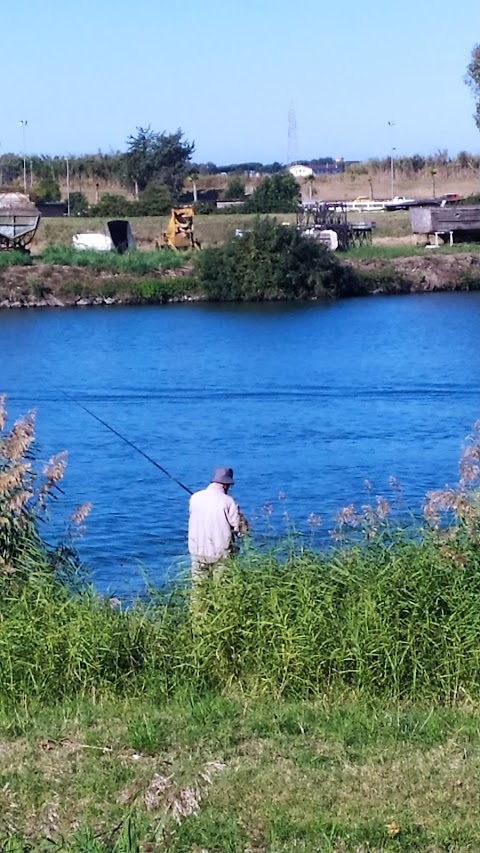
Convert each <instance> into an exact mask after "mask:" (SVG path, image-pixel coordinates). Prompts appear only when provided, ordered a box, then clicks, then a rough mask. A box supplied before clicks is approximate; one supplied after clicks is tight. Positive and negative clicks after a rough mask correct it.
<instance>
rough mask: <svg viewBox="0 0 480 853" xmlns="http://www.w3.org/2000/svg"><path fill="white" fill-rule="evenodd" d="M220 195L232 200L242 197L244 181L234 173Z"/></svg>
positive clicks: (243, 194) (243, 196)
mask: <svg viewBox="0 0 480 853" xmlns="http://www.w3.org/2000/svg"><path fill="white" fill-rule="evenodd" d="M222 195H223V197H224V198H226V199H228V200H232V201H237V200H241V199H244V198H245V182H244V181H243V179H242V178H241V177H240V176H239V175H234V177H233V178H231V179H230V181H229V182H228V184H227V186H226V188H225V190H224V192H223V193H222Z"/></svg>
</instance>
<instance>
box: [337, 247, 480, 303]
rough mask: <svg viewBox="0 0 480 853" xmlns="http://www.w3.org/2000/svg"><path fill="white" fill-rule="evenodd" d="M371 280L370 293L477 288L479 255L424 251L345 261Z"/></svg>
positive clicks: (479, 288) (479, 269)
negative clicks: (392, 256) (396, 256)
mask: <svg viewBox="0 0 480 853" xmlns="http://www.w3.org/2000/svg"><path fill="white" fill-rule="evenodd" d="M346 262H347V263H349V264H351V265H352V266H353V267H354V269H355V270H357V271H358V272H360V273H363V274H364V275H365V276H366V278H368V279H370V280H371V282H372V288H371V289H370V292H371V293H374V294H377V293H392V292H397V293H426V292H429V291H438V290H444V291H450V290H480V254H478V255H472V254H470V253H468V252H455V253H452V254H448V255H447V254H443V253H442V254H440V253H437V252H436V250H435V249H430V250H429V249H426V250H425V254H422V255H411V256H409V257H399V258H368V259H366V258H365V259H364V258H362V259H360V258H356V259H354V260H348V261H346Z"/></svg>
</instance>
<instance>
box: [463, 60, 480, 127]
mask: <svg viewBox="0 0 480 853" xmlns="http://www.w3.org/2000/svg"><path fill="white" fill-rule="evenodd" d="M465 82H466V84H467V86H469V88H470V89H471V90H472V92H473V97H474V99H475V112H474V114H473V117H474V119H475V124H476V125H477V127H478V129H479V130H480V44H476V45H475V47H474V48H473V50H472V55H471V58H470V63H469V65H468V66H467V73H466V75H465Z"/></svg>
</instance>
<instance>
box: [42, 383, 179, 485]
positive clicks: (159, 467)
mask: <svg viewBox="0 0 480 853" xmlns="http://www.w3.org/2000/svg"><path fill="white" fill-rule="evenodd" d="M50 384H51V385H52V387H53V388H55V389H56V390H57V391H60V393H61V394H63V395H64V397H66V399H67V400H71V401H72V403H75V404H76V405H77V406H79V407H80V408H81V409H83V411H84V412H86V413H87V415H90V417H92V418H95V420H96V421H98V423H99V424H102V426H104V427H106V429H108V430H110V432H113V434H114V435H116V436H117V437H118V438H120V439H121V440H122V441H124V442H125V444H128V446H129V447H133V449H134V450H136V451H137V453H139V454H140V456H143V457H144V459H147V460H148V461H149V462H151V463H152V465H155V468H158V470H159V471H161V472H162V474H165V476H166V477H169V478H170V480H173V482H174V483H177V485H179V486H180V488H181V489H184V491H185V492H188V494H189V495H193V492H192V490H191V489H189V488H188V486H185V485H184V484H183V483H182V482H181V481H180V480H177V478H176V477H174V476H173V474H170V472H169V471H167V469H166V468H164V467H163V465H160V464H159V463H158V462H157V461H156V460H155V459H152V457H151V456H149V455H148V453H145V451H144V450H142V449H141V447H137V445H136V444H134V443H133V441H130V439H129V438H126V436H124V435H122V433H121V432H118V430H116V429H115V428H114V427H112V426H110V424H108V423H107V422H106V421H104V420H103V418H100V417H99V416H98V415H96V414H95V412H92V411H91V410H90V409H89V408H87V406H84V404H83V403H80V401H79V400H76V399H75V397H72V396H71V395H70V394H67V393H66V391H64V390H63V389H62V388H58V387H57V386H55V385H53V383H51V382H50Z"/></svg>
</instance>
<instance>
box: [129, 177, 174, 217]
mask: <svg viewBox="0 0 480 853" xmlns="http://www.w3.org/2000/svg"><path fill="white" fill-rule="evenodd" d="M171 207H172V194H171V192H170V189H169V187H167V185H166V184H164V183H162V182H161V181H150V183H149V184H147V186H146V187H145V189H144V191H143V192H142V193H140V198H139V200H138V203H137V211H136V212H137V214H138V215H139V216H163V214H165V213H169V212H170V208H171Z"/></svg>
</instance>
